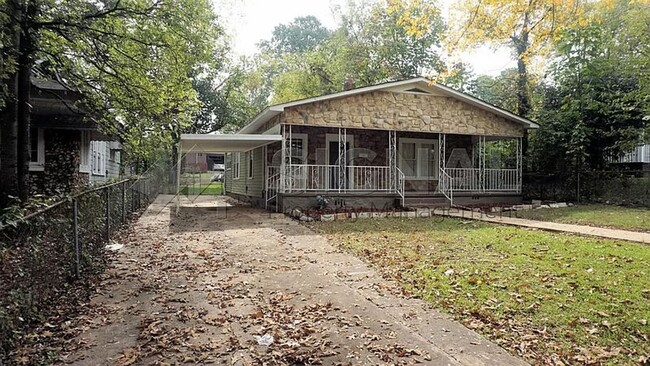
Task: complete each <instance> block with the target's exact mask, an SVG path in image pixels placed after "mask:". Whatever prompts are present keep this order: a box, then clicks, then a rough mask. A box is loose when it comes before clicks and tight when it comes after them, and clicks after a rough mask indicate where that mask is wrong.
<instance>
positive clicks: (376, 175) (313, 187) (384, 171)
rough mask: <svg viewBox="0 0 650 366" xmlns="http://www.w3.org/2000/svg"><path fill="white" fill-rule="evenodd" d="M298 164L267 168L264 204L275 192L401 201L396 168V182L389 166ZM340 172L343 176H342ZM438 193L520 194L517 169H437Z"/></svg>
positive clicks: (402, 189)
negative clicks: (373, 195)
mask: <svg viewBox="0 0 650 366" xmlns="http://www.w3.org/2000/svg"><path fill="white" fill-rule="evenodd" d="M343 169H344V170H343V171H342V170H341V168H340V167H339V166H338V165H317V164H300V165H289V166H287V167H286V174H282V172H281V168H280V167H279V166H269V167H267V180H266V191H267V195H266V201H267V205H269V204H270V203H271V202H272V201H273V200H274V199H276V197H277V193H278V192H286V193H296V192H315V191H321V192H390V193H396V194H398V195H399V196H400V197H401V198H402V203H403V201H404V194H405V183H406V177H405V176H404V173H403V172H402V171H401V170H400V169H399V168H397V167H396V168H395V176H394V179H395V182H392V180H391V179H393V178H392V177H391V170H392V169H391V167H389V166H348V167H345V168H343ZM341 172H344V173H345V176H343V177H341V176H340V174H341ZM439 172H440V177H439V181H438V192H440V193H442V194H443V195H444V196H445V197H447V198H448V199H449V200H450V201H452V200H453V195H454V192H521V179H520V175H519V170H518V169H478V168H448V169H444V168H441V169H440V171H439Z"/></svg>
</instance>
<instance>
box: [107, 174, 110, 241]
mask: <svg viewBox="0 0 650 366" xmlns="http://www.w3.org/2000/svg"><path fill="white" fill-rule="evenodd" d="M110 240H111V187H110V186H108V187H106V243H108V242H109V241H110Z"/></svg>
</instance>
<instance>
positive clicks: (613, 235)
mask: <svg viewBox="0 0 650 366" xmlns="http://www.w3.org/2000/svg"><path fill="white" fill-rule="evenodd" d="M435 213H436V214H439V211H436V212H435ZM443 216H451V217H458V218H464V219H472V220H480V221H486V222H492V223H496V224H503V225H514V226H522V227H528V228H533V229H540V230H548V231H557V232H564V233H573V234H579V235H587V236H595V237H599V238H604V239H614V240H625V241H633V242H637V243H643V244H650V233H644V232H638V231H629V230H618V229H607V228H600V227H593V226H585V225H572V224H560V223H556V222H548V221H536V220H527V219H520V218H516V217H510V216H507V213H489V214H486V213H482V212H473V211H464V210H458V211H454V210H453V209H452V210H451V211H449V212H445V213H444V214H443Z"/></svg>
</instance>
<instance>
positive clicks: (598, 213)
mask: <svg viewBox="0 0 650 366" xmlns="http://www.w3.org/2000/svg"><path fill="white" fill-rule="evenodd" d="M516 215H517V217H520V218H524V219H531V220H541V221H552V222H560V223H564V224H580V225H589V226H600V227H612V228H620V229H627V230H636V231H650V209H643V208H628V207H621V206H610V205H579V206H574V207H567V208H551V209H539V210H528V211H517V212H516Z"/></svg>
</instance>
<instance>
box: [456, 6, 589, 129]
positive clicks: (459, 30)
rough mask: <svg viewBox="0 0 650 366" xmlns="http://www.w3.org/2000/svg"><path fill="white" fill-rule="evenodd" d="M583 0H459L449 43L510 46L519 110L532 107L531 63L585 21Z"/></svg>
mask: <svg viewBox="0 0 650 366" xmlns="http://www.w3.org/2000/svg"><path fill="white" fill-rule="evenodd" d="M585 3H586V2H584V1H582V0H565V1H557V0H537V1H511V0H459V1H458V2H457V4H456V10H455V13H454V15H453V16H452V21H451V22H450V24H453V25H455V26H454V28H453V30H452V33H451V36H450V37H448V40H447V43H448V46H450V47H451V48H452V50H453V49H456V48H457V47H460V48H470V47H474V46H477V45H483V44H485V43H488V44H491V45H493V46H507V47H509V48H511V49H512V51H513V57H514V58H515V60H516V61H517V83H516V85H517V113H518V114H519V115H521V116H524V117H526V116H528V115H529V113H530V111H531V103H530V94H529V70H528V67H529V64H530V62H531V60H532V59H533V58H534V57H536V56H543V55H546V54H547V53H548V52H549V51H550V50H551V46H552V45H553V41H554V40H556V39H557V37H558V36H559V35H560V34H562V32H563V31H564V30H565V29H567V28H568V27H571V26H574V25H578V24H583V23H584V21H585V18H586V14H585V12H586V5H585Z"/></svg>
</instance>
